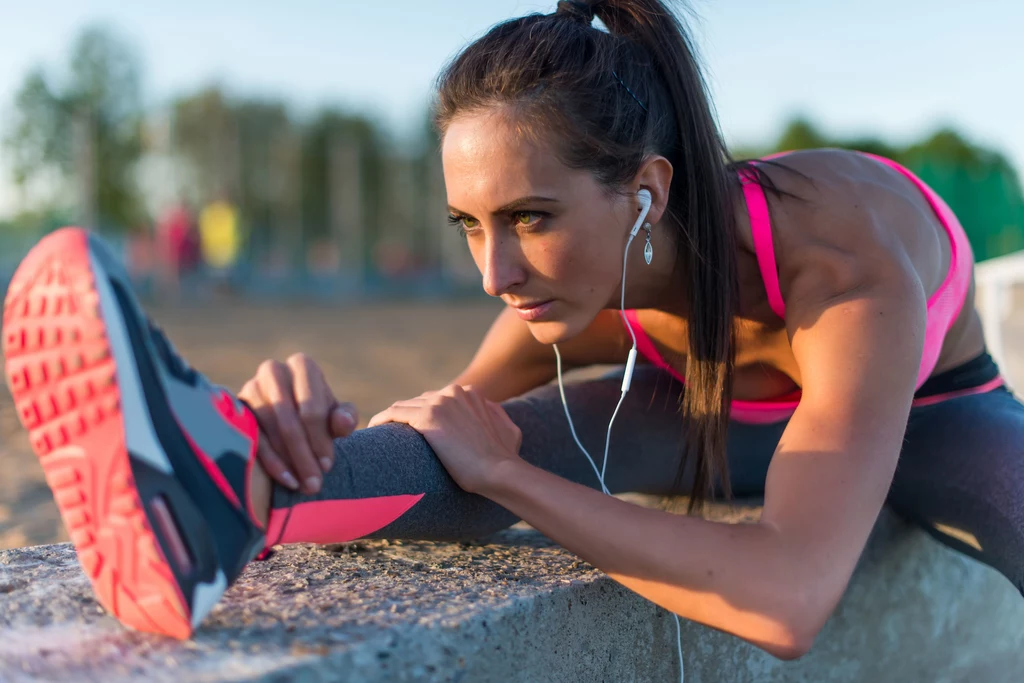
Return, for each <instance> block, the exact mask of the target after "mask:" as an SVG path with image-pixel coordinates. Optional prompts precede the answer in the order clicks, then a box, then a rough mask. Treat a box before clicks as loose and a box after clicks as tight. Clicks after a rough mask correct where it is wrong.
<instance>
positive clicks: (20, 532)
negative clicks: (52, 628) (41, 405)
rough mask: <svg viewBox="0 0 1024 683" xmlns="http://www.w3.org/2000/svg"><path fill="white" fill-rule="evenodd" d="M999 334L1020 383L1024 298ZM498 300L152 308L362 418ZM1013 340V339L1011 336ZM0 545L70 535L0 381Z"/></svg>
mask: <svg viewBox="0 0 1024 683" xmlns="http://www.w3.org/2000/svg"><path fill="white" fill-rule="evenodd" d="M1017 303H1018V304H1020V305H1019V306H1017V309H1016V310H1017V312H1016V313H1015V315H1014V316H1013V317H1012V318H1011V320H1010V321H1009V324H1008V325H1007V329H1006V335H1005V339H1006V340H1007V343H1008V345H1009V346H1010V349H1009V352H1010V358H1009V362H1008V364H1007V367H1006V368H1004V370H1006V371H1007V375H1008V376H1009V377H1010V378H1012V380H1013V385H1014V386H1016V387H1018V388H1022V387H1024V297H1021V296H1020V295H1019V294H1018V296H1017ZM499 306H500V304H496V302H488V301H483V302H474V303H459V304H442V303H434V304H378V305H375V306H366V305H363V306H353V307H347V308H340V307H337V308H323V307H317V308H311V307H302V306H289V307H285V306H274V307H258V306H253V305H222V306H215V307H204V308H194V309H184V308H151V309H150V313H151V314H152V316H153V318H154V319H155V320H156V322H157V324H159V325H160V326H162V327H163V328H164V329H165V330H166V331H167V333H168V334H169V336H170V337H171V339H172V340H173V341H174V343H175V345H176V346H177V348H178V350H179V351H180V352H181V353H182V354H183V355H184V356H185V358H186V359H188V361H189V362H190V363H191V364H192V365H193V366H194V367H196V368H197V369H199V370H201V371H202V372H204V373H205V374H206V375H207V376H208V377H210V378H211V379H212V380H213V381H215V382H217V383H219V384H223V385H225V386H227V387H231V388H235V389H237V388H238V387H240V386H241V385H242V384H243V383H244V382H245V381H246V380H247V379H249V377H251V376H252V374H253V373H254V372H255V369H256V367H257V366H258V365H259V363H260V362H261V361H262V360H264V359H266V358H277V359H280V360H283V359H285V358H286V357H287V356H288V355H290V354H291V353H294V352H296V351H300V350H301V351H304V352H305V353H307V354H309V355H310V356H312V357H313V358H315V359H316V360H318V361H319V362H320V364H321V365H322V367H323V368H324V371H325V372H326V374H327V377H328V381H329V382H330V384H331V386H332V387H333V388H334V390H335V394H336V395H337V396H338V397H339V398H340V399H342V400H349V401H353V402H354V403H355V404H356V405H357V406H358V407H359V409H360V412H361V417H362V420H363V424H365V421H366V420H367V419H368V418H369V417H370V416H372V415H374V414H375V413H377V412H378V411H380V410H383V409H384V408H386V407H387V406H389V405H390V404H391V403H392V402H393V401H396V400H398V399H402V398H408V397H410V396H416V395H418V394H420V393H421V392H423V391H426V390H429V389H436V388H439V387H441V386H443V385H444V384H446V383H447V382H449V381H450V380H451V379H452V378H454V377H455V376H456V375H457V374H458V373H459V372H460V371H461V370H462V369H463V368H464V367H465V365H466V363H468V362H469V360H470V358H471V356H472V354H473V351H474V350H475V349H476V347H477V345H478V344H479V342H480V340H481V339H482V337H483V335H484V333H485V332H486V331H487V328H488V327H489V325H490V324H491V322H492V321H493V320H494V317H495V316H496V315H497V313H498V311H499ZM1014 342H1016V344H1015V343H1014ZM0 468H2V469H0V471H2V472H3V476H2V477H0V549H6V548H15V547H20V546H25V545H36V544H40V543H53V542H56V541H64V540H67V534H66V532H65V531H64V527H63V525H62V524H61V522H60V518H59V516H58V513H57V508H56V505H55V504H54V502H53V497H52V495H51V494H50V491H49V489H48V488H47V486H46V483H45V481H44V480H43V473H42V468H41V467H40V466H39V464H38V462H37V461H36V458H35V456H34V455H33V453H32V451H31V450H30V449H29V446H28V439H27V434H26V432H25V431H24V430H23V429H22V428H21V426H20V425H19V423H18V421H17V417H16V416H15V414H14V411H13V409H12V405H11V398H10V394H9V393H8V391H7V388H6V386H4V387H2V388H0Z"/></svg>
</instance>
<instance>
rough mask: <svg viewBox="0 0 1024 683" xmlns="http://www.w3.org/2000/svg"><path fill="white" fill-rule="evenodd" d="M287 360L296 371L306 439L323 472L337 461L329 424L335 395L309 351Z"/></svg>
mask: <svg viewBox="0 0 1024 683" xmlns="http://www.w3.org/2000/svg"><path fill="white" fill-rule="evenodd" d="M286 362H287V364H288V367H289V368H291V371H292V384H293V391H292V393H293V395H294V397H295V405H296V409H297V412H298V415H299V420H300V421H301V422H302V426H303V428H304V429H305V432H306V439H307V441H308V442H309V445H310V448H311V449H312V451H313V455H314V456H315V457H316V460H317V462H318V463H319V464H320V470H321V472H327V471H328V470H330V469H331V465H332V464H333V463H334V440H333V439H331V435H330V432H329V425H328V418H329V413H330V408H331V404H332V403H334V396H332V395H331V392H330V390H329V389H328V388H327V381H326V380H325V379H324V377H323V374H322V373H321V372H320V369H319V368H318V367H317V366H316V364H315V363H314V362H313V361H312V360H310V359H309V358H308V357H306V355H305V354H302V353H296V354H293V355H291V356H289V357H288V360H287V361H286Z"/></svg>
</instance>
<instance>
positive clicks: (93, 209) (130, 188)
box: [4, 26, 144, 230]
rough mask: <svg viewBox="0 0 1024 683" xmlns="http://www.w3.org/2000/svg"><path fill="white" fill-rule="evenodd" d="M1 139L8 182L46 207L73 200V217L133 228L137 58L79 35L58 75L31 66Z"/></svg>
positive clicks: (138, 215)
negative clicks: (9, 176)
mask: <svg viewBox="0 0 1024 683" xmlns="http://www.w3.org/2000/svg"><path fill="white" fill-rule="evenodd" d="M13 113H14V116H13V120H12V123H11V125H10V127H9V129H8V130H7V131H6V135H5V136H4V147H5V149H6V151H7V152H8V153H9V154H10V157H11V165H12V169H13V175H14V181H15V183H16V184H17V185H18V186H19V187H21V188H22V189H23V190H24V189H25V188H32V190H33V192H32V194H34V195H37V196H40V198H41V202H40V203H41V204H43V205H44V206H43V207H42V208H44V209H45V207H46V206H54V207H58V206H62V205H64V204H66V203H67V202H66V200H64V199H63V198H65V197H68V196H75V197H77V207H76V209H75V211H74V212H73V213H74V215H75V217H76V219H77V220H78V221H81V222H83V223H85V224H88V225H89V226H90V227H101V226H102V227H105V228H112V229H116V230H123V229H132V228H135V227H136V226H138V225H139V222H140V221H141V220H142V218H143V217H144V216H143V209H142V202H141V200H140V197H139V193H138V189H137V187H136V183H135V177H134V171H135V166H136V163H137V162H138V160H139V157H140V156H141V154H142V101H141V95H140V87H139V66H138V58H137V57H136V55H135V52H134V51H133V50H132V49H131V47H130V46H129V45H128V44H127V43H125V42H124V41H122V40H121V39H120V38H119V37H118V36H116V35H114V34H113V33H112V32H110V31H109V30H107V29H105V28H102V27H98V26H97V27H92V28H89V29H87V30H85V31H84V32H82V33H81V34H80V35H79V37H78V38H77V40H76V41H75V44H74V46H73V48H72V51H71V59H70V62H69V63H68V65H67V68H66V69H65V73H62V74H61V76H60V77H59V78H56V79H51V78H48V77H47V75H46V73H45V72H44V71H43V69H42V68H36V69H34V70H33V71H32V72H31V73H29V74H28V75H27V76H26V78H25V80H24V81H23V82H22V85H21V87H20V88H19V89H18V91H17V94H16V95H15V101H14V112H13Z"/></svg>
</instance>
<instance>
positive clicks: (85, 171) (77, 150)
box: [71, 109, 98, 230]
mask: <svg viewBox="0 0 1024 683" xmlns="http://www.w3.org/2000/svg"><path fill="white" fill-rule="evenodd" d="M95 136H96V131H95V129H94V124H93V117H92V112H90V111H89V110H88V109H78V110H76V111H75V112H74V113H73V114H72V118H71V138H72V145H73V150H74V151H73V152H72V153H73V155H74V167H75V185H76V188H77V190H78V192H77V195H78V196H77V197H76V200H77V204H78V206H77V207H76V208H77V209H78V217H77V220H78V223H79V225H80V226H81V227H83V228H86V229H88V230H95V229H96V228H97V225H96V212H97V206H96V188H97V185H98V183H97V178H96V170H97V169H96V139H95Z"/></svg>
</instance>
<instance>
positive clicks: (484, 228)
mask: <svg viewBox="0 0 1024 683" xmlns="http://www.w3.org/2000/svg"><path fill="white" fill-rule="evenodd" d="M442 160H443V163H444V180H445V185H446V187H447V190H448V206H449V212H450V214H451V218H450V220H452V221H453V222H455V223H456V225H455V226H453V228H452V229H453V230H455V229H460V228H461V229H462V230H464V231H465V233H466V241H467V243H468V244H469V249H470V252H471V253H472V255H473V260H474V261H475V262H476V266H477V268H479V269H480V272H481V274H482V275H483V286H484V290H485V291H486V292H487V293H488V294H490V295H491V296H495V297H500V298H501V299H502V301H504V302H505V303H506V304H508V305H509V306H510V307H512V308H513V309H515V310H516V311H517V313H518V314H519V315H520V317H522V318H523V319H525V320H526V321H527V322H528V324H529V326H530V330H531V332H532V333H533V336H534V337H535V338H536V339H537V340H538V341H540V342H542V343H545V344H552V343H557V342H559V341H564V340H566V339H569V338H571V337H573V336H575V335H576V334H578V333H579V332H581V331H582V330H583V329H584V328H586V327H587V326H588V325H589V324H590V322H591V321H592V320H593V319H594V317H595V316H596V315H597V314H598V312H599V311H600V310H601V309H603V308H608V307H612V306H615V307H617V306H618V304H619V287H620V284H621V278H622V253H623V249H624V247H625V244H626V238H627V235H628V233H629V230H630V228H632V226H633V223H634V222H635V220H636V216H637V202H636V201H635V200H634V201H630V199H629V198H628V197H626V196H621V195H611V196H610V195H609V194H608V193H607V192H606V191H605V190H604V189H603V188H602V186H601V185H599V184H598V182H597V181H596V180H595V179H594V178H593V176H592V175H591V174H590V173H589V172H587V171H576V170H571V169H569V168H567V167H566V166H565V165H564V164H562V162H561V161H559V160H558V158H557V156H556V155H555V153H554V152H553V150H552V149H551V148H548V147H545V146H543V145H541V144H539V143H536V142H532V141H529V140H527V139H526V138H525V136H522V135H519V134H517V133H516V131H515V129H514V126H513V125H512V124H511V123H510V122H509V121H508V120H507V119H506V118H505V117H503V116H501V115H500V114H498V113H496V112H483V113H474V114H467V115H464V116H461V117H458V118H456V119H455V120H453V121H452V122H451V124H450V125H449V127H448V130H447V133H446V134H445V137H444V141H443V144H442ZM642 236H643V233H641V234H640V236H639V237H642ZM631 251H634V250H631ZM630 265H631V269H632V270H631V272H637V271H636V270H635V269H636V267H637V266H636V265H635V264H634V263H633V262H632V261H631V263H630Z"/></svg>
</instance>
